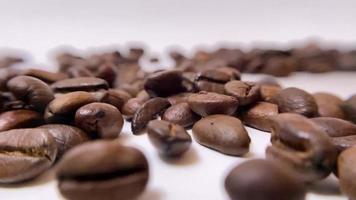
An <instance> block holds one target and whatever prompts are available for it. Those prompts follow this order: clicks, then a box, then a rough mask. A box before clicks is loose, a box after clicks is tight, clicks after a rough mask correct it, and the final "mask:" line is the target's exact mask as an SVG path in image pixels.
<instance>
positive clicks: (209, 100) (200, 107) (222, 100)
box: [188, 92, 239, 117]
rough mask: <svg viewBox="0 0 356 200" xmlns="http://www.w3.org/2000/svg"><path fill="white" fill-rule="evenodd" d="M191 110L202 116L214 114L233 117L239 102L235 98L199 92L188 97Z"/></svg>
mask: <svg viewBox="0 0 356 200" xmlns="http://www.w3.org/2000/svg"><path fill="white" fill-rule="evenodd" d="M188 104H189V106H190V108H191V109H192V110H193V111H194V112H195V113H197V114H198V115H200V116H203V117H205V116H208V115H213V114H226V115H232V114H233V113H234V112H235V111H236V109H237V107H238V104H239V102H238V101H237V99H236V98H235V97H231V96H227V95H223V94H217V93H212V92H199V93H197V94H192V95H190V96H189V97H188Z"/></svg>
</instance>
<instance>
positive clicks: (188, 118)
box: [162, 102, 200, 128]
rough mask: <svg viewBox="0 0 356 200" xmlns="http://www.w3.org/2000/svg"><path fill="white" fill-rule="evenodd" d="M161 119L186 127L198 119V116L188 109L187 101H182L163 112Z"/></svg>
mask: <svg viewBox="0 0 356 200" xmlns="http://www.w3.org/2000/svg"><path fill="white" fill-rule="evenodd" d="M162 119H163V120H166V121H168V122H171V123H174V124H177V125H180V126H183V127H184V128H187V127H190V126H192V125H193V124H194V123H195V122H196V121H198V120H199V119H200V116H199V115H197V114H195V113H194V112H193V111H192V110H191V109H190V107H189V105H188V103H185V102H183V103H178V104H175V105H172V106H171V107H169V108H168V109H167V110H166V111H165V112H164V113H163V116H162Z"/></svg>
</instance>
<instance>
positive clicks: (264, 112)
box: [242, 102, 278, 132]
mask: <svg viewBox="0 0 356 200" xmlns="http://www.w3.org/2000/svg"><path fill="white" fill-rule="evenodd" d="M276 115H278V106H277V105H276V104H272V103H267V102H258V103H256V104H254V105H252V106H251V107H250V108H248V109H247V110H246V111H245V112H243V114H242V122H243V123H244V124H246V125H248V126H251V127H254V128H256V129H259V130H262V131H267V132H269V131H271V123H272V122H271V118H272V117H274V116H276Z"/></svg>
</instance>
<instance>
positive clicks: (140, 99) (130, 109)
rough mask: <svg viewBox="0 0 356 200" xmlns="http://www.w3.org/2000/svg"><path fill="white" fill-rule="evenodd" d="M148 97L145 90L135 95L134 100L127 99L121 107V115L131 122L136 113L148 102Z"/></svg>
mask: <svg viewBox="0 0 356 200" xmlns="http://www.w3.org/2000/svg"><path fill="white" fill-rule="evenodd" d="M149 98H150V97H149V96H148V94H147V92H146V91H145V90H142V91H141V92H139V93H138V94H137V96H136V97H135V98H132V99H129V100H128V101H127V102H126V103H125V104H124V106H123V107H122V114H123V115H124V116H125V118H126V119H127V120H131V119H132V118H133V116H134V114H135V113H136V111H137V110H138V109H139V108H140V107H141V106H142V105H143V104H144V103H145V102H146V101H148V100H149Z"/></svg>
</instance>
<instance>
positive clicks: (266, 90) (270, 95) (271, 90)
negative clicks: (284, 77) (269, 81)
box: [260, 85, 282, 103]
mask: <svg viewBox="0 0 356 200" xmlns="http://www.w3.org/2000/svg"><path fill="white" fill-rule="evenodd" d="M281 90H282V88H281V87H280V86H274V85H261V86H260V95H261V100H262V101H265V102H270V103H274V99H275V97H276V96H277V94H278V93H279V92H280V91H281Z"/></svg>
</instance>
